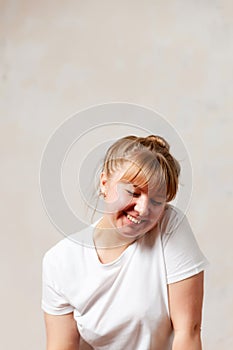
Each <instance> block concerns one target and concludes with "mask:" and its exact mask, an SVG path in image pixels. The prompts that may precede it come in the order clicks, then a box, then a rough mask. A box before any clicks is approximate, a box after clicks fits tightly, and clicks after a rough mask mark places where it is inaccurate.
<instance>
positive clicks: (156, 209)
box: [151, 205, 165, 219]
mask: <svg viewBox="0 0 233 350" xmlns="http://www.w3.org/2000/svg"><path fill="white" fill-rule="evenodd" d="M164 209H165V206H164V205H163V206H157V207H156V206H155V207H153V209H152V212H151V213H152V215H153V217H155V218H156V219H159V218H160V216H162V215H163V212H164Z"/></svg>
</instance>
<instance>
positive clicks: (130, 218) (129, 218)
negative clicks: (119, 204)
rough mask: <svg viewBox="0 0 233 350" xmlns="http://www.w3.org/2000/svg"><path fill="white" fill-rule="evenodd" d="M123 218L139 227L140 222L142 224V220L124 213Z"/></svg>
mask: <svg viewBox="0 0 233 350" xmlns="http://www.w3.org/2000/svg"><path fill="white" fill-rule="evenodd" d="M124 214H125V216H126V217H127V219H128V220H129V221H130V222H132V223H133V224H136V225H139V224H140V223H141V222H143V221H144V220H141V219H137V218H135V217H134V216H132V215H130V214H128V213H126V212H124Z"/></svg>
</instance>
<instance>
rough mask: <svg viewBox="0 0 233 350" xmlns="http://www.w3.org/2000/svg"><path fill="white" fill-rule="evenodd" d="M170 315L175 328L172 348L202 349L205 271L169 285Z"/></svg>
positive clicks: (175, 349)
mask: <svg viewBox="0 0 233 350" xmlns="http://www.w3.org/2000/svg"><path fill="white" fill-rule="evenodd" d="M168 297H169V308H170V316H171V321H172V325H173V329H174V341H173V346H172V350H187V349H189V350H202V346H201V335H200V327H201V317H202V301H203V271H202V272H200V273H198V274H196V275H194V276H192V277H190V278H187V279H184V280H182V281H180V282H176V283H172V284H169V285H168Z"/></svg>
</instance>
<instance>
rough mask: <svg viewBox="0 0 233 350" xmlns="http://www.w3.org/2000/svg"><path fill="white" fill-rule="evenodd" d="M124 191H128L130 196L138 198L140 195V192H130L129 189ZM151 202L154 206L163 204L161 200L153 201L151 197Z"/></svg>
mask: <svg viewBox="0 0 233 350" xmlns="http://www.w3.org/2000/svg"><path fill="white" fill-rule="evenodd" d="M126 192H128V194H129V195H130V196H132V197H136V198H138V197H139V196H140V193H136V192H131V191H129V190H126ZM151 203H152V205H154V206H156V205H158V206H160V205H162V204H163V203H161V202H157V201H155V200H154V199H151Z"/></svg>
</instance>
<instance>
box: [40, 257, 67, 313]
mask: <svg viewBox="0 0 233 350" xmlns="http://www.w3.org/2000/svg"><path fill="white" fill-rule="evenodd" d="M58 273H59V269H58V267H57V266H56V263H55V261H54V259H53V257H51V256H49V254H48V253H46V254H45V256H44V258H43V264H42V301H41V308H42V310H43V311H45V312H47V313H48V314H51V315H64V314H68V313H70V312H73V310H74V308H73V306H72V305H70V304H69V302H68V300H67V299H66V297H65V295H64V294H63V292H62V290H61V288H60V287H59V285H58V283H57V282H56V279H57V278H58Z"/></svg>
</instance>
